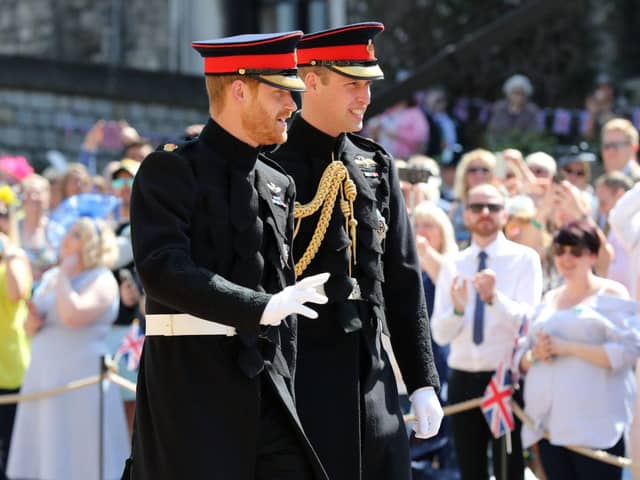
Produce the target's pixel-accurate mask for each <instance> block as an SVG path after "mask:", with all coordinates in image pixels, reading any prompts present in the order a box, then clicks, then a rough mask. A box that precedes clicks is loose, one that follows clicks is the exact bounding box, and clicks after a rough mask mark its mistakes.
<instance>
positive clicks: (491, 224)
mask: <svg viewBox="0 0 640 480" xmlns="http://www.w3.org/2000/svg"><path fill="white" fill-rule="evenodd" d="M469 231H470V232H471V233H475V234H476V235H479V236H481V237H490V236H491V235H494V234H495V233H497V232H498V231H500V225H499V224H498V222H495V221H494V220H476V221H475V222H474V223H473V224H471V225H470V226H469Z"/></svg>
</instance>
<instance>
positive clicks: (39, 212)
mask: <svg viewBox="0 0 640 480" xmlns="http://www.w3.org/2000/svg"><path fill="white" fill-rule="evenodd" d="M20 186H21V190H22V211H23V213H24V216H23V217H22V218H21V219H20V221H19V223H18V230H19V232H20V242H21V244H22V248H23V249H24V251H25V252H26V253H27V256H28V257H29V262H30V263H31V270H32V273H33V277H34V280H39V279H40V277H41V276H42V274H43V273H44V271H45V270H47V269H49V268H50V267H51V266H52V265H54V264H55V262H56V252H55V251H54V250H53V248H51V246H50V245H49V242H48V240H47V236H46V230H47V223H48V216H47V214H48V211H49V196H50V189H49V182H48V181H47V179H46V178H44V177H42V176H40V175H38V174H36V173H34V174H32V175H29V176H28V177H26V178H25V179H23V180H22V182H21V184H20Z"/></svg>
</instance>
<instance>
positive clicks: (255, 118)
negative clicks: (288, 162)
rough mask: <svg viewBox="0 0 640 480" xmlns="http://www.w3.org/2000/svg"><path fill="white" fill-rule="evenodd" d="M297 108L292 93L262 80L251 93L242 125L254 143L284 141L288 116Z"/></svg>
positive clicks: (266, 143)
mask: <svg viewBox="0 0 640 480" xmlns="http://www.w3.org/2000/svg"><path fill="white" fill-rule="evenodd" d="M295 110H296V103H295V102H294V101H293V98H292V97H291V92H289V91H288V90H283V89H281V88H275V87H271V86H269V85H266V84H264V83H259V84H258V85H257V86H256V88H254V89H253V90H251V91H249V93H248V97H247V102H246V104H245V106H244V108H243V109H242V111H241V125H242V128H243V129H244V130H245V132H246V135H247V137H248V138H249V140H250V142H251V144H253V145H254V146H257V145H273V144H279V143H284V142H286V141H287V119H288V118H289V117H290V116H291V114H292V113H293V112H294V111H295Z"/></svg>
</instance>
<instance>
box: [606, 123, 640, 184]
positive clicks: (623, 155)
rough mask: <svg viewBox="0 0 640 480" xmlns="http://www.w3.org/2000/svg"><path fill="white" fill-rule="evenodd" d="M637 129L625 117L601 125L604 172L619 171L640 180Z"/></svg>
mask: <svg viewBox="0 0 640 480" xmlns="http://www.w3.org/2000/svg"><path fill="white" fill-rule="evenodd" d="M637 153H638V130H636V128H635V127H634V126H633V124H632V123H631V122H630V121H629V120H627V119H625V118H614V119H612V120H609V121H608V122H607V123H605V124H604V127H602V161H603V163H604V170H605V172H606V173H611V172H613V171H620V172H622V173H624V174H625V175H626V176H628V177H629V178H631V180H633V182H634V183H635V182H638V181H640V165H638V161H637V158H636V155H637Z"/></svg>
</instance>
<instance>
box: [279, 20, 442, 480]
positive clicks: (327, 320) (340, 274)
mask: <svg viewBox="0 0 640 480" xmlns="http://www.w3.org/2000/svg"><path fill="white" fill-rule="evenodd" d="M382 29H383V26H382V24H380V23H374V22H370V23H361V24H356V25H349V26H346V27H342V28H338V29H333V30H328V31H323V32H318V33H313V34H308V35H305V36H304V37H303V39H302V40H301V41H300V43H299V44H298V52H297V54H298V64H299V66H300V67H302V66H303V65H304V68H300V76H301V77H302V78H303V80H304V81H305V85H306V90H305V93H303V94H302V111H301V113H300V114H298V115H296V116H295V118H294V119H293V122H292V125H291V127H290V130H289V140H288V141H287V143H285V144H284V145H281V146H280V147H279V148H277V149H276V150H275V151H274V152H272V153H270V154H269V157H270V158H273V159H274V160H276V161H277V162H278V163H280V165H281V166H282V167H284V169H285V170H286V171H287V172H288V173H289V174H290V175H291V176H292V177H293V179H294V180H295V183H296V189H297V198H298V200H299V202H301V203H302V205H299V206H297V207H296V217H299V218H298V220H297V221H299V222H300V225H299V229H298V230H297V236H296V237H295V242H294V258H295V260H296V262H297V264H296V273H297V274H298V276H299V277H300V276H302V277H304V276H307V275H311V274H314V273H317V272H330V273H331V278H330V279H329V281H328V282H327V284H326V285H325V292H326V294H327V296H328V297H329V303H328V304H327V305H325V306H323V307H320V308H319V309H318V311H319V313H320V319H321V320H320V321H319V322H306V323H305V324H304V325H303V324H300V330H299V336H298V363H297V373H296V388H295V390H296V401H297V408H298V412H299V414H300V418H301V420H302V425H303V427H304V428H305V431H306V432H307V434H308V435H309V439H310V440H311V443H312V445H313V446H314V448H315V449H316V451H317V452H318V455H319V457H320V460H321V461H322V463H323V465H324V466H325V468H326V469H327V472H328V474H329V478H331V479H332V480H358V479H363V480H378V479H379V480H390V479H393V480H408V479H409V478H410V476H411V474H410V461H409V448H408V439H407V435H406V430H405V426H404V423H403V420H402V415H401V412H400V407H399V402H398V392H397V388H396V384H395V379H394V375H393V373H392V370H391V367H390V364H389V358H388V356H387V354H386V353H385V352H384V350H383V348H382V346H381V334H382V333H383V332H384V333H390V334H391V343H392V345H393V348H394V351H395V354H396V357H397V359H398V361H399V364H400V367H401V370H402V374H403V377H404V380H405V383H406V384H407V387H408V389H409V392H410V393H411V394H412V395H411V400H412V402H413V407H414V409H415V412H416V416H417V419H418V422H417V423H416V426H415V428H416V432H417V435H418V436H420V437H423V438H426V437H429V436H432V435H435V433H436V432H437V430H438V428H439V425H440V422H441V420H442V409H441V407H440V404H439V402H438V399H437V396H436V393H435V391H434V389H437V388H439V380H438V376H437V372H436V369H435V366H434V362H433V356H432V352H431V345H430V335H429V323H428V318H427V313H426V309H425V301H424V294H423V290H422V282H421V277H420V269H419V266H418V258H417V255H416V251H415V244H414V236H413V233H412V231H411V227H410V223H409V220H408V218H407V213H406V209H405V205H404V200H403V197H402V192H401V190H400V186H399V183H398V176H397V172H396V171H395V170H394V167H393V161H392V159H391V157H390V156H389V155H388V154H387V153H386V152H385V151H384V150H383V149H382V148H381V147H379V146H378V145H377V144H375V143H373V142H372V141H370V140H367V139H365V138H362V137H359V136H357V135H354V134H353V133H350V132H355V131H358V130H360V129H361V128H362V121H363V117H364V113H365V110H366V108H367V106H368V104H369V101H370V84H371V81H372V80H375V79H379V78H382V76H383V75H382V70H381V69H380V67H379V66H378V64H377V61H376V58H375V52H374V47H373V37H374V36H375V35H376V34H377V33H379V32H380V31H382ZM316 193H317V195H316ZM314 196H316V198H315V200H313V201H312V199H313V198H314ZM307 202H309V203H307ZM334 202H335V203H334Z"/></svg>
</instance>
